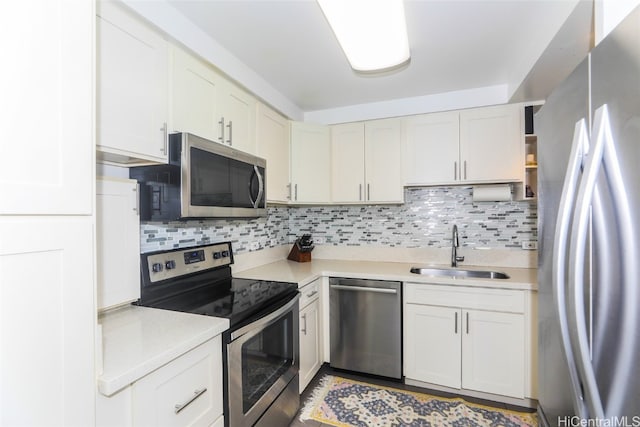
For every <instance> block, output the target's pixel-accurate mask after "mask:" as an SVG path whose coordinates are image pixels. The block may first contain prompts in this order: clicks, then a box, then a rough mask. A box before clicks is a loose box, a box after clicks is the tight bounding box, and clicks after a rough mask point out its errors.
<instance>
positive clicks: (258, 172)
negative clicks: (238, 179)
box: [253, 165, 264, 208]
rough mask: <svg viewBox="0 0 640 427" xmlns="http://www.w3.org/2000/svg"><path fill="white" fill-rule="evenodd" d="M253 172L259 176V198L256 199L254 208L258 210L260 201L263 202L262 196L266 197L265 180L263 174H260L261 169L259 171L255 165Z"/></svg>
mask: <svg viewBox="0 0 640 427" xmlns="http://www.w3.org/2000/svg"><path fill="white" fill-rule="evenodd" d="M253 170H254V171H255V173H256V175H257V176H258V197H256V202H255V203H254V205H253V207H254V208H258V207H260V200H262V196H263V195H264V179H263V178H262V174H261V173H260V169H258V166H255V165H254V166H253Z"/></svg>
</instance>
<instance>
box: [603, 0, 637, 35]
mask: <svg viewBox="0 0 640 427" xmlns="http://www.w3.org/2000/svg"><path fill="white" fill-rule="evenodd" d="M638 5H640V0H596V2H595V6H594V12H595V42H596V44H598V43H600V41H601V40H602V39H604V38H605V37H606V36H607V34H609V33H610V32H611V30H613V29H614V28H615V27H616V26H617V25H618V24H619V23H620V22H621V21H622V20H623V19H624V18H625V17H626V16H627V15H629V13H630V12H631V11H632V10H633V9H634V8H636V7H637V6H638Z"/></svg>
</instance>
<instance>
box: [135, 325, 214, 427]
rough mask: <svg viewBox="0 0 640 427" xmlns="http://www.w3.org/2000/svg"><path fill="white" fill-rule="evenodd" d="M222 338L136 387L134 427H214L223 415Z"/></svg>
mask: <svg viewBox="0 0 640 427" xmlns="http://www.w3.org/2000/svg"><path fill="white" fill-rule="evenodd" d="M222 405H223V401H222V342H221V337H220V336H219V335H218V336H217V337H215V338H213V339H211V340H209V341H207V342H206V343H204V344H202V345H200V346H199V347H196V348H195V349H193V350H191V351H189V352H188V353H185V354H183V355H182V356H180V357H179V358H177V359H175V360H173V361H171V362H169V363H168V364H166V365H164V366H163V367H161V368H159V369H158V370H156V371H154V372H152V373H150V374H149V375H147V376H146V377H144V378H142V379H140V380H139V381H136V382H135V383H134V384H133V425H137V426H142V425H144V426H186V425H188V426H205V427H206V426H210V425H211V424H213V423H214V422H215V421H216V420H217V419H218V417H219V416H221V415H222V411H223V408H222Z"/></svg>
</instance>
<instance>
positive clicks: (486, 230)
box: [141, 186, 538, 253]
mask: <svg viewBox="0 0 640 427" xmlns="http://www.w3.org/2000/svg"><path fill="white" fill-rule="evenodd" d="M453 224H457V225H458V230H459V236H460V245H461V246H466V247H488V248H493V249H519V248H520V247H521V244H522V242H523V241H528V240H537V238H538V234H537V209H536V204H535V203H533V202H524V201H513V202H481V203H473V201H472V188H471V187H457V186H456V187H420V188H406V189H405V203H404V204H403V205H375V206H317V207H316V206H314V207H270V208H268V215H267V217H265V218H257V219H234V220H202V221H187V222H168V223H155V222H150V223H143V224H142V225H141V251H142V252H143V253H146V252H153V251H156V250H165V249H171V248H177V247H188V246H195V245H200V244H205V243H209V242H218V241H227V240H228V241H231V242H233V249H234V252H235V253H243V252H247V251H251V250H259V249H263V248H266V247H273V246H279V245H282V244H290V243H292V242H293V241H294V240H295V238H296V237H297V236H299V235H301V234H303V233H311V234H313V236H314V239H315V240H316V242H319V241H320V240H323V241H324V242H325V244H329V245H336V246H337V245H348V246H364V245H376V246H389V247H402V248H420V247H434V248H441V247H449V246H450V245H451V228H452V226H453Z"/></svg>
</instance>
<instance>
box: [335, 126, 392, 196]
mask: <svg viewBox="0 0 640 427" xmlns="http://www.w3.org/2000/svg"><path fill="white" fill-rule="evenodd" d="M401 153H402V150H401V146H400V120H398V119H385V120H372V121H367V122H364V123H362V122H359V123H347V124H341V125H335V126H332V128H331V176H332V201H333V202H334V203H357V202H366V203H369V202H370V203H401V202H402V200H403V187H402V173H401V168H402V154H401Z"/></svg>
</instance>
